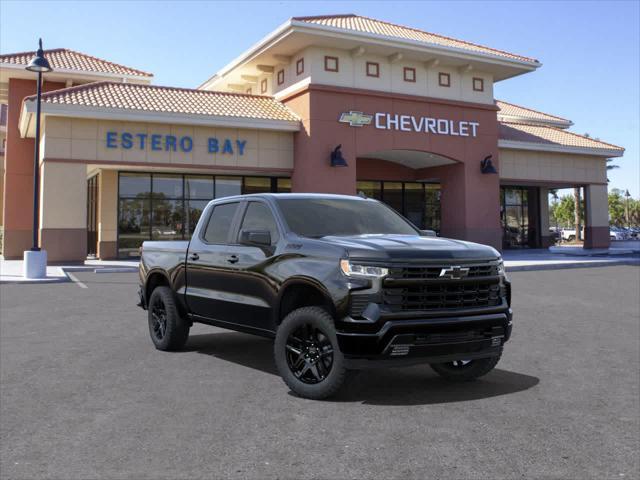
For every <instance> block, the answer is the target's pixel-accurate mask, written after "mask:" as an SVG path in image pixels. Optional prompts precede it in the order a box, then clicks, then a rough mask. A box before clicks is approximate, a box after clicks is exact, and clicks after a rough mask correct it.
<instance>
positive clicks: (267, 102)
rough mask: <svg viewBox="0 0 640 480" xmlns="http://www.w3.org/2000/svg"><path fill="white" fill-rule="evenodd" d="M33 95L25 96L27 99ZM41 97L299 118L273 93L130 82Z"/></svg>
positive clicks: (100, 84) (157, 109) (93, 85)
mask: <svg viewBox="0 0 640 480" xmlns="http://www.w3.org/2000/svg"><path fill="white" fill-rule="evenodd" d="M34 98H35V96H31V97H27V99H29V100H33V99H34ZM25 100H26V99H25ZM42 101H43V102H44V103H45V104H47V103H49V104H65V105H84V106H87V107H104V108H119V109H128V110H140V111H147V112H166V113H181V114H187V115H212V116H228V117H241V118H257V119H263V120H282V121H298V117H296V116H295V114H293V112H291V110H289V109H288V108H287V107H286V106H285V105H284V104H282V103H280V102H278V101H277V100H275V99H273V98H272V97H266V96H258V95H247V94H241V93H226V92H211V91H207V90H192V89H187V88H174V87H159V86H156V85H140V84H133V83H117V82H95V83H89V84H85V85H80V86H77V87H71V88H65V89H62V90H55V91H52V92H48V93H45V94H43V95H42Z"/></svg>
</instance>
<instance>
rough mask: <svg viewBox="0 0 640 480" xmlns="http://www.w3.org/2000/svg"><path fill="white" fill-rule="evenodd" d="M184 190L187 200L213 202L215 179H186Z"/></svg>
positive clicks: (189, 177) (199, 177)
mask: <svg viewBox="0 0 640 480" xmlns="http://www.w3.org/2000/svg"><path fill="white" fill-rule="evenodd" d="M184 189H185V190H184V196H185V197H186V198H192V199H200V200H211V199H212V198H213V177H202V176H198V177H195V176H188V177H185V178H184Z"/></svg>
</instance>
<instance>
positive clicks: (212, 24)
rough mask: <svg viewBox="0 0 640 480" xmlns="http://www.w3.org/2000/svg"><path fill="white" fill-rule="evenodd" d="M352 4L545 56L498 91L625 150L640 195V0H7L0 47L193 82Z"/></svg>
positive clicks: (627, 171) (620, 172)
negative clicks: (293, 21) (66, 55)
mask: <svg viewBox="0 0 640 480" xmlns="http://www.w3.org/2000/svg"><path fill="white" fill-rule="evenodd" d="M336 13H356V14H359V15H364V16H369V17H374V18H378V19H381V20H386V21H389V22H393V23H398V24H401V25H407V26H411V27H414V28H419V29H421V30H426V31H429V32H433V33H438V34H442V35H447V36H451V37H455V38H459V39H462V40H467V41H471V42H475V43H480V44H483V45H486V46H489V47H493V48H498V49H502V50H507V51H510V52H513V53H518V54H521V55H525V56H529V57H534V58H537V59H538V60H540V61H541V62H542V67H541V68H539V69H538V70H537V71H536V72H533V73H529V74H526V75H522V76H519V77H515V78H512V79H508V80H505V81H502V82H499V83H497V84H496V85H495V96H496V98H498V99H501V100H505V101H508V102H513V103H517V104H521V105H525V106H528V107H531V108H534V109H537V110H541V111H543V112H547V113H551V114H555V115H558V116H561V117H564V118H568V119H571V120H572V121H573V122H574V124H575V125H574V126H573V127H572V129H571V130H572V131H574V132H576V133H581V134H582V133H589V134H590V135H591V136H593V137H597V138H600V139H601V140H604V141H606V142H609V143H613V144H615V145H620V146H622V147H624V148H625V149H626V151H625V154H624V157H622V158H619V159H616V160H615V161H614V164H616V165H619V167H620V168H618V169H615V170H611V171H610V172H609V179H610V184H609V186H610V188H620V189H622V190H626V189H628V190H629V192H630V193H631V194H632V195H633V197H636V198H638V197H640V166H639V163H640V161H639V160H640V31H639V30H640V0H629V1H607V2H604V1H602V2H586V1H568V2H560V1H536V2H528V1H515V2H510V1H493V2H488V1H487V2H484V1H472V2H468V1H414V2H406V1H404V2H401V1H396V2H391V1H376V2H371V1H368V2H367V1H361V2H353V1H352V2H349V1H339V2H338V1H336V2H333V1H330V0H324V1H322V2H315V1H295V2H291V1H276V2H271V1H266V0H265V1H255V2H245V1H234V2H214V1H164V2H158V1H98V0H93V1H82V2H67V1H55V0H49V1H41V2H29V1H14V0H0V52H1V53H12V52H21V51H28V50H33V49H35V48H36V45H37V39H38V37H42V38H43V41H44V45H45V48H61V47H64V48H71V49H74V50H79V51H81V52H84V53H88V54H90V55H94V56H96V57H100V58H104V59H107V60H111V61H114V62H117V63H122V64H124V65H127V66H130V67H134V68H139V69H141V70H145V71H149V72H151V73H153V74H154V75H155V79H154V83H155V84H157V85H170V86H179V87H191V88H195V87H197V86H198V85H199V84H200V83H202V82H203V81H204V80H206V79H207V78H209V77H210V76H211V75H212V74H214V73H215V72H216V71H217V70H218V69H220V68H221V67H223V66H224V65H226V64H227V63H228V62H230V61H231V60H233V59H234V58H235V57H236V56H238V55H239V54H240V53H242V52H243V51H244V50H245V49H247V48H249V47H250V46H252V45H253V44H254V43H256V42H257V41H259V40H260V39H261V38H262V37H263V36H265V35H267V34H268V33H270V32H271V31H273V30H274V29H276V28H277V27H278V26H279V25H281V24H282V23H283V22H285V21H286V20H287V19H288V18H289V17H292V16H304V15H321V14H336Z"/></svg>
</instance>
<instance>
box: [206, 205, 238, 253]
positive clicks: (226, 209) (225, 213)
mask: <svg viewBox="0 0 640 480" xmlns="http://www.w3.org/2000/svg"><path fill="white" fill-rule="evenodd" d="M237 209H238V203H237V202H236V203H224V204H222V205H217V206H215V207H213V212H211V216H210V217H209V223H207V229H206V230H205V232H204V241H205V242H207V243H217V244H220V243H227V239H228V238H229V231H230V230H231V222H233V217H234V215H235V214H236V210H237Z"/></svg>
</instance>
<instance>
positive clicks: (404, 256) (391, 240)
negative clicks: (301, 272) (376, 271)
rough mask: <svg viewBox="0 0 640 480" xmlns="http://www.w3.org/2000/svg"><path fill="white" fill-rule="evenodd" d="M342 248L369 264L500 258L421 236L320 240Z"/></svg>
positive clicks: (472, 246) (484, 248) (475, 246)
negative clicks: (375, 262) (369, 262)
mask: <svg viewBox="0 0 640 480" xmlns="http://www.w3.org/2000/svg"><path fill="white" fill-rule="evenodd" d="M320 240H321V241H326V242H329V243H331V244H332V245H339V246H342V247H343V248H344V249H345V250H346V251H347V254H348V255H349V258H351V259H354V260H356V259H366V260H370V261H413V260H417V261H425V260H440V259H460V260H489V259H497V258H500V253H498V251H497V250H496V249H494V248H493V247H490V246H488V245H481V244H479V243H472V242H465V241H462V240H453V239H450V238H441V237H421V236H418V235H356V236H348V237H342V236H327V237H322V238H320Z"/></svg>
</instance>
